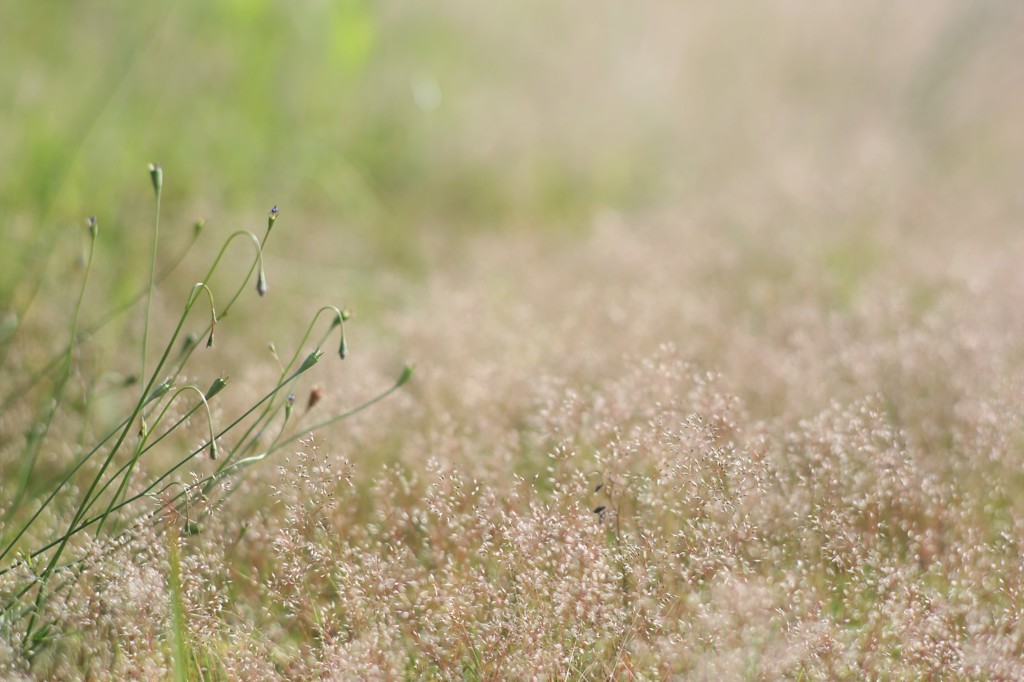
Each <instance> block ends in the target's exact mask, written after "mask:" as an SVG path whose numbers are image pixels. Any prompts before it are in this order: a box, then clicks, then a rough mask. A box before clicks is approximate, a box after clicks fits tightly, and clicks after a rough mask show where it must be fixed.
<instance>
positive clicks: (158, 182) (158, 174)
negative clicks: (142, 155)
mask: <svg viewBox="0 0 1024 682" xmlns="http://www.w3.org/2000/svg"><path fill="white" fill-rule="evenodd" d="M149 179H150V180H152V181H153V191H154V192H156V193H157V194H160V190H162V189H163V187H164V169H163V168H161V167H160V166H159V164H155V163H151V164H149Z"/></svg>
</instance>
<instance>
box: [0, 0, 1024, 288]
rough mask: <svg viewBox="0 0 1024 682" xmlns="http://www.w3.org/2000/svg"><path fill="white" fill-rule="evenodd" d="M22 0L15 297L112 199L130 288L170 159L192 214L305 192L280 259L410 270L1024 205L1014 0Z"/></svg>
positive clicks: (118, 267)
mask: <svg viewBox="0 0 1024 682" xmlns="http://www.w3.org/2000/svg"><path fill="white" fill-rule="evenodd" d="M0 13H2V14H0V21H2V23H3V26H4V40H3V41H2V43H0V60H2V62H3V64H4V68H3V70H2V73H0V154H2V158H3V161H4V162H3V164H2V167H0V203H2V205H3V207H4V210H3V216H2V227H3V231H4V242H5V244H4V248H3V250H2V253H3V256H2V257H0V258H2V262H0V265H2V268H0V295H2V299H0V300H3V301H5V304H6V302H9V301H10V300H11V298H12V296H16V294H17V290H18V287H19V286H24V285H25V274H26V273H29V274H31V273H35V272H37V269H38V266H39V264H40V262H41V261H42V260H43V259H45V257H46V255H45V254H46V253H47V252H48V250H49V249H50V248H51V247H52V245H53V244H54V243H59V242H60V241H61V240H62V239H69V238H70V237H69V235H68V233H69V232H72V228H73V227H74V226H78V225H80V224H81V222H82V220H83V219H84V217H85V216H86V215H90V214H95V215H98V216H100V219H101V221H102V224H103V225H104V230H103V232H102V235H103V239H104V244H105V246H106V247H108V248H110V247H111V246H113V245H116V248H117V249H118V252H119V253H121V254H123V257H120V258H118V259H117V262H116V263H113V264H108V269H107V272H108V273H109V275H110V279H111V281H112V282H116V281H120V280H121V279H122V278H125V279H127V278H133V277H135V278H137V277H139V276H140V273H141V272H143V271H144V267H145V266H144V264H145V263H146V261H147V259H146V258H139V257H137V256H138V255H139V254H145V253H146V249H148V246H147V244H146V241H147V239H146V235H147V234H148V233H147V231H146V230H145V229H143V225H144V224H145V221H147V220H148V203H149V200H150V195H149V192H148V185H147V182H148V178H147V177H146V174H145V168H146V164H148V163H149V162H150V161H157V162H159V163H161V164H163V166H164V168H165V169H166V173H167V195H166V197H165V207H166V208H165V218H166V222H165V224H166V225H167V226H174V225H181V226H187V225H190V224H191V222H192V220H193V219H194V217H195V216H197V215H200V214H201V215H203V216H205V217H206V218H207V219H208V220H209V221H210V223H211V226H219V227H221V228H223V229H227V227H226V226H228V225H230V226H254V225H259V224H261V223H262V216H263V215H264V214H265V211H266V210H267V209H268V208H269V206H270V205H272V204H278V205H280V206H281V207H282V209H283V210H284V212H285V213H284V215H286V216H287V222H288V223H289V224H290V227H289V230H291V235H292V236H293V237H294V238H293V239H289V240H288V241H287V244H283V243H282V244H279V245H278V249H277V252H276V254H275V255H274V256H272V257H277V258H281V259H284V260H285V261H288V260H294V261H296V262H298V263H300V264H303V266H308V265H312V266H324V267H327V268H355V269H359V268H364V267H367V266H368V265H370V264H372V265H373V266H374V267H393V268H404V269H406V270H407V271H411V272H414V271H417V270H418V269H420V270H421V269H422V268H423V267H425V266H426V265H427V264H428V263H434V261H431V260H430V259H428V258H426V257H425V253H426V252H427V251H428V250H429V249H430V248H433V249H434V250H435V255H436V253H437V252H443V251H445V250H447V249H451V250H453V251H457V248H458V244H459V243H460V241H461V240H463V239H464V238H465V237H466V236H467V235H473V234H477V233H480V232H495V231H514V230H520V231H521V230H528V231H538V232H560V233H563V234H566V233H567V234H579V233H580V232H581V231H586V230H587V229H588V228H590V227H592V225H593V224H594V221H595V217H596V216H599V215H601V214H602V213H603V212H608V211H613V212H620V213H621V212H626V213H636V212H641V211H652V210H671V211H677V212H684V213H685V214H686V215H689V216H701V215H705V212H706V211H708V210H711V211H712V212H713V214H714V215H715V217H716V219H717V224H713V225H709V226H708V229H725V228H728V227H729V223H730V221H731V222H732V223H741V224H743V225H745V226H747V225H751V224H752V226H753V227H755V228H757V229H763V230H785V229H788V228H789V227H790V226H791V225H792V223H794V222H799V223H801V228H807V227H809V226H810V228H811V229H813V230H822V231H826V230H835V229H836V228H835V227H834V224H835V223H841V224H843V225H846V224H849V223H851V222H854V223H857V224H858V225H859V226H862V227H863V228H864V229H865V230H866V231H868V232H870V231H871V230H872V229H875V228H876V227H877V226H876V225H873V223H874V222H875V221H876V218H877V217H878V216H879V215H883V214H884V216H885V220H886V221H895V222H898V223H899V224H900V227H901V229H928V230H932V229H935V226H934V223H935V221H933V220H931V218H933V217H935V216H939V217H943V216H945V215H946V214H947V213H948V210H950V209H953V210H956V211H958V212H962V214H963V216H964V218H965V220H966V219H967V217H968V216H969V217H970V226H969V227H968V226H963V229H970V230H978V229H983V227H984V225H985V224H987V223H990V222H992V221H998V220H999V219H1000V218H1001V217H1003V216H1006V215H1007V214H1010V215H1013V216H1019V215H1020V213H1021V201H1024V200H1022V199H1021V196H1022V193H1021V192H1020V191H1018V190H1019V187H1020V182H1021V178H1022V169H1021V157H1022V154H1021V149H1022V146H1024V141H1022V137H1024V129H1022V126H1021V125H1020V121H1021V120H1024V94H1022V92H1024V88H1022V87H1021V85H1022V83H1024V80H1022V70H1024V67H1022V66H1021V64H1022V62H1024V60H1022V59H1021V51H1022V49H1024V48H1022V47H1021V45H1022V43H1024V41H1022V40H1021V26H1022V17H1021V14H1022V11H1021V9H1020V8H1019V6H1018V4H1017V3H1014V2H995V1H988V2H978V3H966V4H965V3H958V2H933V3H927V5H922V4H921V3H917V2H909V1H908V2H865V3H856V4H851V3H843V2H819V3H813V4H811V3H797V2H773V3H767V4H763V5H757V6H751V5H750V4H749V3H742V2H720V3H714V4H713V5H705V4H703V3H685V2H679V3H677V2H655V1H645V2H638V3H630V4H628V5H624V4H622V3H618V2H609V1H605V0H599V1H597V2H577V1H575V0H563V1H560V2H555V3H550V2H535V1H533V0H527V1H525V2H503V1H499V2H488V3H471V2H459V1H447V0H446V1H443V2H436V3H430V4H429V5H423V4H422V3H410V2H401V1H399V2H383V3H376V2H363V1H361V0H343V1H340V2H312V1H310V2H298V3H290V2H268V1H252V2H249V1H242V0H234V1H227V2H217V3H206V2H175V3H161V4H151V3H134V2H109V3H91V2H87V3H75V4H73V5H61V4H56V3H13V2H9V3H4V4H3V6H2V8H0ZM965 183H966V184H968V185H970V187H968V188H967V189H968V190H970V191H969V193H970V195H971V196H970V197H968V198H966V199H965V200H964V201H963V202H961V201H958V200H957V198H956V197H957V195H958V194H960V193H963V189H964V187H963V186H964V184H965ZM979 186H983V187H984V188H985V190H986V191H985V192H983V193H982V192H976V191H974V190H975V189H976V188H977V187H979ZM965 204H966V205H965ZM791 206H797V208H796V211H797V213H798V215H795V216H794V215H793V214H792V213H791V212H790V213H787V218H786V219H783V220H779V219H778V213H779V212H784V213H785V212H789V211H790V208H789V207H791ZM723 213H727V214H729V215H730V216H732V218H731V219H730V218H726V217H725V216H724V215H723ZM808 218H809V220H808ZM939 222H941V223H943V224H948V223H949V221H948V220H940V221H939ZM780 223H787V224H780ZM925 223H927V224H928V227H927V228H925V227H923V224H925ZM183 229H184V227H183ZM172 230H173V228H172V227H169V229H168V230H167V232H166V235H167V239H168V240H170V239H173V232H172ZM28 279H29V280H31V277H29V278H28ZM15 307H17V305H16V306H15Z"/></svg>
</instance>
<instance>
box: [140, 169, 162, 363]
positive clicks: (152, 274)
mask: <svg viewBox="0 0 1024 682" xmlns="http://www.w3.org/2000/svg"><path fill="white" fill-rule="evenodd" d="M149 176H150V179H152V181H153V191H154V192H155V193H156V206H155V208H154V213H153V252H152V256H151V257H150V260H149V288H148V289H147V290H146V320H145V324H144V325H143V327H142V372H141V373H140V374H139V376H141V377H145V376H146V353H147V351H148V350H149V317H150V313H151V311H152V308H153V289H154V288H155V286H156V254H157V248H158V247H159V245H160V196H161V195H162V194H163V187H164V171H163V169H162V168H160V166H157V165H154V164H150V166H149Z"/></svg>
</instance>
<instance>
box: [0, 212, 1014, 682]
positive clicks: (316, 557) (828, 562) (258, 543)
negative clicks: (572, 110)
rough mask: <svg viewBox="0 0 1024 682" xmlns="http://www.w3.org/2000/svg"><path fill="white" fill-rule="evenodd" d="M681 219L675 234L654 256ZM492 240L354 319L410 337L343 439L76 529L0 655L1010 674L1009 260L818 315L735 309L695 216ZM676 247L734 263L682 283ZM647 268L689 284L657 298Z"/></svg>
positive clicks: (435, 670)
mask: <svg viewBox="0 0 1024 682" xmlns="http://www.w3.org/2000/svg"><path fill="white" fill-rule="evenodd" d="M682 243H687V244H693V243H701V244H702V246H706V247H707V249H706V250H702V254H705V255H703V256H701V257H698V256H697V255H695V254H692V253H690V252H687V251H685V250H682V249H675V248H669V249H666V245H679V244H682ZM502 246H503V248H500V249H495V250H490V249H488V248H487V247H483V248H480V249H478V250H477V251H476V253H475V256H476V258H475V261H476V263H478V265H476V266H473V267H469V268H467V269H464V270H463V271H462V272H461V274H453V275H450V276H448V277H444V278H438V279H437V280H435V281H434V283H433V284H432V285H431V288H430V289H429V290H428V291H427V292H425V293H424V294H423V296H422V298H421V303H422V304H423V309H424V310H426V311H429V314H428V313H423V314H414V313H408V312H406V313H403V315H402V317H401V319H396V320H389V321H387V322H386V323H387V324H389V325H391V324H393V325H396V326H398V327H399V328H400V330H401V335H402V339H403V342H404V343H414V344H415V345H416V346H417V347H418V348H420V349H421V350H423V351H424V352H425V353H426V354H427V355H428V356H429V357H430V358H431V361H430V362H429V363H421V369H420V372H421V373H422V374H421V377H420V380H419V381H417V382H416V383H415V384H413V385H412V386H410V390H409V391H403V392H401V393H399V394H398V395H396V396H395V397H394V399H392V400H388V401H385V402H384V403H382V404H381V405H380V406H379V407H378V409H376V410H374V411H373V413H372V415H368V416H367V417H363V418H355V419H353V420H351V421H349V422H346V424H347V430H346V438H345V439H344V440H343V441H331V440H328V441H326V442H318V441H314V440H312V439H304V440H302V441H301V442H292V443H290V444H289V447H288V448H287V449H285V451H283V452H281V453H279V457H278V458H277V460H276V466H263V467H257V468H254V469H252V470H250V472H249V473H250V474H251V475H250V476H247V477H245V478H243V479H240V480H237V481H235V482H234V483H233V484H232V487H231V490H233V491H235V492H236V493H238V494H234V495H231V496H230V497H222V499H220V500H218V502H217V510H218V511H217V513H215V514H209V515H207V516H206V517H205V518H203V519H202V528H201V532H195V533H192V534H190V533H189V531H188V529H189V528H190V526H189V525H188V524H187V523H185V522H184V514H186V513H189V512H187V511H185V510H180V511H179V512H178V514H179V516H177V517H176V519H177V521H176V522H175V523H172V524H163V525H153V524H149V525H146V526H144V527H140V528H138V529H137V530H136V531H135V532H133V533H131V534H129V535H123V536H122V537H121V539H120V540H119V541H118V542H116V543H112V542H109V541H106V540H104V538H102V537H101V538H96V537H94V536H92V535H88V536H84V537H83V538H82V540H81V543H82V544H81V547H82V552H81V553H80V554H79V555H78V556H79V557H81V562H80V563H79V564H78V566H77V569H76V582H75V587H74V588H73V589H68V590H63V591H57V590H54V591H53V592H54V593H53V594H52V596H51V597H50V598H49V599H48V600H47V602H46V604H45V606H44V611H43V613H45V614H47V616H46V617H47V618H49V619H50V621H51V622H53V624H54V625H53V627H54V628H58V627H59V629H60V632H61V635H62V637H61V639H60V640H59V641H58V642H54V643H53V644H51V648H50V653H49V654H48V655H39V656H37V657H36V658H34V659H26V658H23V657H22V655H21V654H20V653H19V652H20V651H21V649H19V647H20V646H21V645H22V642H21V640H19V639H18V638H17V637H13V636H12V635H11V633H10V632H8V634H7V637H8V638H7V640H6V644H5V645H4V646H5V647H6V655H7V663H6V665H7V666H8V667H7V668H6V671H7V673H6V674H8V676H12V677H16V676H17V675H18V674H22V675H30V674H33V675H45V676H54V677H60V678H75V677H89V676H96V677H104V676H110V677H113V678H154V677H161V676H167V675H170V674H178V675H179V676H180V677H184V678H190V679H254V680H255V679H267V680H270V679H281V678H285V679H323V678H328V677H334V678H340V679H381V680H384V679H535V678H537V679H551V678H561V679H566V678H567V679H581V680H596V679H673V678H678V677H683V678H692V679H706V678H709V677H720V678H724V679H849V678H866V679H877V678H896V679H911V678H913V679H921V678H924V679H934V678H953V679H1018V678H1019V677H1020V676H1021V675H1022V674H1024V668H1022V666H1021V660H1022V656H1021V653H1022V651H1021V648H1020V647H1021V642H1022V641H1024V639H1022V637H1024V623H1022V621H1021V618H1020V614H1021V613H1022V612H1024V570H1022V567H1021V563H1020V547H1021V546H1022V545H1024V534H1022V533H1024V531H1022V529H1024V507H1022V506H1021V504H1020V502H1019V500H1020V499H1021V497H1020V493H1021V491H1022V489H1024V477H1022V475H1021V473H1020V472H1021V470H1022V468H1021V464H1022V461H1024V453H1022V450H1021V446H1020V443H1021V440H1020V433H1021V420H1020V410H1019V407H1020V398H1019V396H1020V388H1021V376H1022V374H1021V369H1022V368H1021V366H1020V359H1019V343H1018V342H1016V341H1014V335H1013V333H1012V332H1013V331H1014V330H1017V329H1018V328H1019V326H1020V325H1019V323H1018V322H1017V321H1016V320H1015V318H1014V317H1013V316H1012V315H1009V314H1008V311H1009V308H1008V307H1007V306H1008V299H1006V298H1003V299H999V295H998V294H997V292H999V291H1011V290H1012V288H1010V287H1007V286H1006V284H1007V282H1008V281H1018V280H1019V277H1020V275H1019V273H1017V272H1016V270H1014V269H1013V268H1012V267H1011V264H1010V261H1009V260H1007V261H1006V262H1003V261H997V262H990V263H989V266H990V268H991V270H990V271H989V272H990V273H991V274H990V275H989V279H988V280H987V281H988V284H981V283H979V282H977V281H974V280H972V282H973V284H972V286H971V287H965V286H962V284H961V280H959V279H958V278H957V277H956V276H954V275H952V274H951V273H950V272H948V271H945V274H944V275H942V276H938V275H937V274H936V272H937V270H934V269H933V268H934V267H935V264H936V263H938V262H941V259H939V260H937V261H930V262H931V264H932V265H931V266H928V267H925V266H923V265H918V266H915V267H914V268H913V269H912V270H911V271H908V270H907V269H906V267H905V263H902V262H900V263H897V262H893V263H892V264H891V267H890V266H887V265H884V264H882V265H880V266H879V269H878V271H877V272H875V273H873V274H865V275H864V277H863V281H862V282H861V284H860V286H859V287H858V291H857V293H856V294H854V295H853V296H852V297H850V298H846V297H844V298H843V300H844V301H846V306H847V307H846V308H845V309H842V308H840V306H839V305H838V304H837V303H836V301H837V300H838V299H837V298H835V297H836V293H835V292H834V291H833V290H832V289H831V287H830V286H829V285H821V286H819V287H817V288H809V287H801V288H794V289H792V290H789V291H788V292H787V295H785V296H780V297H778V298H775V299H773V302H772V303H771V304H770V306H769V307H767V308H766V307H764V302H763V300H761V299H759V298H757V297H753V299H754V300H751V299H752V296H751V291H752V290H754V289H756V282H755V281H754V280H756V279H757V278H758V277H759V276H760V275H758V274H756V273H754V272H753V271H748V277H750V278H752V279H751V280H750V282H749V285H750V286H749V287H748V286H746V285H745V284H739V282H740V281H741V279H742V278H741V277H740V276H739V275H738V274H737V271H736V270H733V268H750V266H751V265H752V263H751V262H750V261H746V260H744V257H743V256H742V255H740V254H739V252H738V247H736V246H735V245H730V244H729V243H728V237H714V238H712V237H709V236H708V235H707V233H699V232H696V231H689V230H677V231H672V230H660V229H653V230H651V231H650V232H649V233H647V234H646V235H643V234H636V233H629V232H627V231H625V230H622V229H619V228H616V227H614V226H612V227H608V228H606V229H605V230H603V231H601V232H599V233H598V234H596V235H595V236H594V237H593V238H591V239H590V240H588V243H587V244H585V245H583V246H582V247H576V248H574V249H573V250H572V251H571V252H570V251H568V250H564V251H558V250H557V249H556V250H553V251H552V252H550V253H547V254H546V255H545V254H542V253H541V252H539V251H532V250H531V249H530V248H529V247H525V248H522V249H515V248H511V249H510V248H507V243H503V244H502ZM739 248H745V247H739ZM778 248H779V250H778V252H770V251H771V247H769V246H767V245H766V247H765V249H766V250H764V251H761V252H760V253H759V255H761V256H770V257H773V258H779V259H781V260H783V261H785V262H786V264H787V267H789V268H791V270H792V273H793V278H794V280H796V281H800V282H807V281H808V278H807V277H806V276H807V275H808V274H810V273H811V272H813V271H814V270H815V269H816V267H817V266H816V265H814V261H803V260H799V259H797V258H795V257H793V256H787V255H786V254H787V253H793V252H795V251H796V250H795V249H794V248H793V245H792V244H785V245H782V246H780V247H778ZM814 248H817V247H814ZM1008 248H1009V250H1010V251H1011V252H1014V253H1016V251H1017V248H1018V247H1017V246H1010V247H1008ZM707 254H717V255H707ZM523 258H532V259H533V262H534V264H535V268H536V269H535V271H534V272H535V273H536V277H534V278H532V279H531V280H530V281H523V282H520V283H519V284H517V286H516V293H515V296H514V299H515V300H514V302H511V301H510V299H509V297H508V296H507V289H506V286H507V282H505V281H504V280H503V279H502V277H501V275H497V274H495V273H501V272H506V270H505V267H504V266H505V265H506V264H507V263H509V262H518V261H519V260H521V259H523ZM787 259H788V260H787ZM637 264H643V265H644V270H643V271H644V273H645V276H644V277H633V276H631V275H633V274H635V273H636V272H637V270H636V269H635V266H636V265H637ZM940 269H941V268H940ZM595 271H600V272H603V273H605V277H604V278H602V279H601V280H594V279H591V280H588V281H587V283H586V284H579V283H580V282H582V281H583V277H584V275H585V273H588V272H595ZM710 272H727V273H730V274H736V275H737V276H736V278H735V281H736V282H737V286H734V287H729V288H709V287H706V286H703V285H702V284H701V282H702V281H703V279H704V278H705V277H706V276H707V275H708V273H710ZM483 273H490V274H483ZM666 279H674V280H675V281H676V282H677V284H679V285H680V286H681V287H682V288H683V289H690V290H697V289H700V291H701V295H700V296H699V297H695V298H693V299H685V298H684V297H665V296H661V297H659V295H658V294H659V291H662V286H663V285H664V282H665V281H666ZM470 281H472V282H475V283H476V284H477V286H476V287H475V288H473V287H469V286H467V282H470ZM894 281H896V282H903V283H905V284H906V288H905V290H897V289H894V288H893V287H891V286H889V283H891V282H894ZM568 282H577V283H578V284H577V286H575V287H569V286H568V285H567V283H568ZM912 287H924V288H926V289H927V290H928V291H929V296H928V297H927V300H926V301H923V302H922V301H917V302H916V303H915V302H913V301H910V300H908V299H907V296H906V293H905V292H908V291H910V289H911V288H912ZM552 291H565V292H567V293H566V294H565V295H564V296H552V295H551V292H552ZM829 300H831V301H832V302H830V303H826V304H825V305H823V303H824V302H827V301H829ZM1000 300H1001V301H1002V302H1001V303H1000V302H999V301H1000ZM1009 301H1011V302H1012V297H1011V298H1010V299H1009ZM498 303H501V305H498ZM627 311H629V312H631V313H632V314H633V316H634V319H635V320H642V326H639V325H638V326H634V325H630V324H625V323H623V319H622V315H623V314H625V313H626V312H627ZM724 311H727V312H724ZM712 320H717V321H716V322H714V323H712ZM526 326H530V328H531V333H530V334H524V333H523V329H524V328H525V327H526ZM608 330H619V332H620V333H619V334H609V333H608ZM687 330H691V331H692V333H689V334H687V333H686V332H687ZM698 331H699V333H698ZM665 338H672V339H675V340H676V341H675V342H674V343H672V344H665V343H664V342H663V340H664V339H665ZM597 339H601V340H602V343H596V342H595V341H596V340H597ZM368 354H369V356H370V360H369V362H370V363H371V364H378V365H380V366H383V364H384V358H386V356H387V353H386V352H380V353H379V354H378V355H377V356H376V357H375V356H374V351H372V350H370V351H368ZM937 375H938V376H937ZM380 376H381V375H380V374H379V373H378V372H377V370H375V369H370V370H367V371H364V372H363V373H362V374H359V375H357V376H354V377H353V386H352V387H351V389H352V390H354V391H362V390H364V389H366V388H367V387H368V386H371V385H373V384H375V383H377V382H379V380H380ZM321 400H322V401H323V402H322V404H321V405H320V407H322V406H324V405H327V406H329V407H333V406H334V404H335V403H336V401H338V400H339V396H338V395H337V394H336V393H335V392H332V391H327V392H325V395H323V396H322V398H321ZM296 409H298V408H296ZM272 442H273V441H272ZM225 457H226V455H225ZM218 461H220V459H218ZM167 494H168V496H170V495H172V494H173V493H167ZM190 518H196V517H194V516H192V517H190ZM110 642H114V643H116V645H115V646H113V647H111V645H110Z"/></svg>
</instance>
